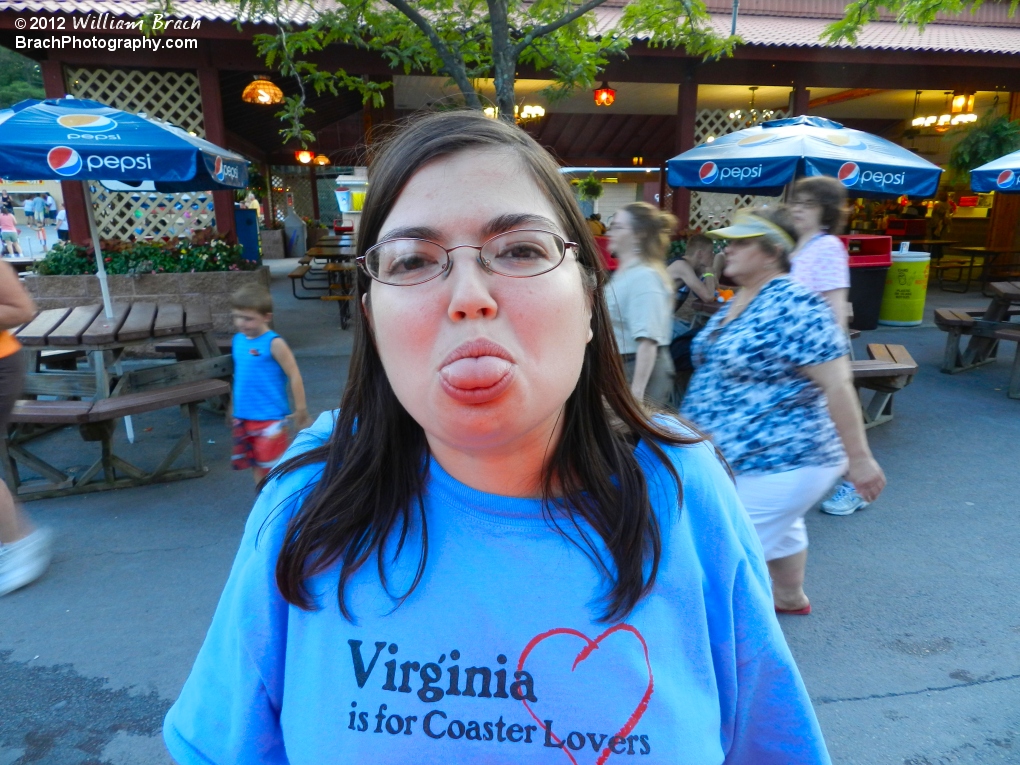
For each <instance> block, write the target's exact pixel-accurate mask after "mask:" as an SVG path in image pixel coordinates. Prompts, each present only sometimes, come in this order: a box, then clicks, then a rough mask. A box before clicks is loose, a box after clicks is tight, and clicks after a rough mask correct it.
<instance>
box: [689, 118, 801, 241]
mask: <svg viewBox="0 0 1020 765" xmlns="http://www.w3.org/2000/svg"><path fill="white" fill-rule="evenodd" d="M730 113H731V110H728V109H702V110H701V111H699V112H698V116H697V119H696V121H695V123H694V142H695V144H696V145H698V146H700V145H701V144H703V143H704V142H705V141H706V139H708V137H709V136H715V137H716V138H719V137H721V136H724V135H726V134H727V133H733V132H735V131H737V130H743V129H744V128H745V127H747V125H746V124H745V119H746V118H745V117H741V118H739V119H733V118H731V117H730ZM786 116H787V111H786V110H785V109H775V110H774V111H773V114H772V116H771V117H770V119H775V120H778V119H782V118H783V117H786ZM775 201H776V197H763V196H754V195H751V194H712V193H708V192H701V191H692V192H691V218H690V224H689V225H690V227H691V229H695V230H698V231H707V230H709V229H713V228H719V227H720V226H726V225H729V224H730V223H731V222H732V220H733V214H734V213H735V212H736V211H737V210H739V209H741V208H744V207H759V206H761V205H765V204H769V203H773V204H774V203H775Z"/></svg>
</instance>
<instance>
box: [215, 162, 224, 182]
mask: <svg viewBox="0 0 1020 765" xmlns="http://www.w3.org/2000/svg"><path fill="white" fill-rule="evenodd" d="M213 177H214V178H215V179H216V180H217V181H219V182H220V183H223V157H217V158H216V161H215V162H213Z"/></svg>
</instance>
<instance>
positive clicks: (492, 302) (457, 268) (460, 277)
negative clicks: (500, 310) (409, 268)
mask: <svg viewBox="0 0 1020 765" xmlns="http://www.w3.org/2000/svg"><path fill="white" fill-rule="evenodd" d="M493 278H497V279H498V278H500V277H498V276H495V277H494V276H493V274H491V273H490V272H488V271H486V270H485V269H484V268H483V267H482V265H481V263H480V262H479V260H478V250H468V249H465V250H461V251H460V252H459V253H458V254H457V256H454V254H453V253H450V271H449V273H448V274H447V276H446V279H445V281H446V283H447V286H448V288H449V290H450V304H449V307H448V309H447V313H448V314H449V316H450V318H451V319H452V320H454V321H460V320H462V319H492V318H494V317H495V316H496V311H497V305H496V299H495V298H494V297H493V296H492V291H491V289H490V287H491V280H492V279H493Z"/></svg>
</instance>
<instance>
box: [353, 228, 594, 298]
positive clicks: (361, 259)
mask: <svg viewBox="0 0 1020 765" xmlns="http://www.w3.org/2000/svg"><path fill="white" fill-rule="evenodd" d="M525 231H533V232H535V233H538V234H548V235H549V236H553V237H556V238H557V239H559V240H560V241H561V242H563V252H561V253H560V259H559V260H558V261H556V265H554V266H552V267H551V268H547V269H546V270H545V271H539V272H538V273H537V274H528V275H527V276H512V275H510V274H503V273H500V272H499V271H494V270H493V269H492V267H491V266H490V265H489V261H487V260H485V259H484V258H483V257H482V250H483V249H485V245H487V244H488V243H489V242H491V241H493V240H494V239H499V237H501V236H506V235H507V234H517V233H521V232H525ZM404 241H407V242H427V243H428V244H432V245H435V246H436V247H438V248H439V249H441V250H443V252H445V253H446V265H445V266H444V267H443V269H442V270H441V271H440V272H439V273H438V274H436V275H435V276H430V277H429V278H428V279H423V280H422V281H420V282H411V283H410V284H393V283H392V282H384V281H383V280H382V279H378V278H376V277H375V276H372V273H371V272H370V271H369V270H368V266H367V265H366V263H365V259H366V258H367V257H368V254H369V253H370V252H372V250H374V249H376V248H377V247H382V246H383V245H384V244H389V243H390V242H404ZM578 246H579V245H578V243H577V242H569V241H567V240H566V239H564V238H563V237H562V236H560V235H559V234H557V233H555V232H554V231H546V230H545V229H541V228H515V229H511V230H509V231H501V232H500V233H498V234H493V235H492V236H490V237H489V238H488V239H486V240H485V241H484V242H482V243H481V244H478V245H475V244H455V245H454V246H453V247H443V245H441V244H439V242H433V241H432V240H431V239H422V238H421V237H417V236H397V237H394V238H392V239H384V240H383V241H381V242H376V243H375V244H373V245H372V246H371V247H369V248H368V249H367V250H365V254H364V255H358V256H357V257H356V258H355V259H354V260H355V262H356V263H357V264H358V266H359V267H360V268H361V270H362V271H363V272H364V273H365V275H366V276H367V277H368V278H369V279H371V280H372V281H375V282H379V283H380V284H386V285H389V286H390V287H416V286H418V285H419V284H426V283H427V282H430V281H432V280H433V279H438V278H439V277H440V276H442V275H443V274H447V273H449V272H450V269H451V267H452V266H453V258H452V257H451V256H450V254H451V253H452V252H453V251H454V250H462V249H464V248H467V249H469V250H478V256H477V257H476V258H475V260H477V261H478V264H479V265H480V266H481V267H482V268H483V269H484V270H485V271H486V272H487V273H490V274H496V275H497V276H505V277H506V278H508V279H531V278H532V277H535V276H542V274H547V273H549V272H550V271H555V270H556V269H557V268H559V267H560V265H561V264H562V263H563V261H564V260H566V257H567V250H573V249H574V248H576V247H578Z"/></svg>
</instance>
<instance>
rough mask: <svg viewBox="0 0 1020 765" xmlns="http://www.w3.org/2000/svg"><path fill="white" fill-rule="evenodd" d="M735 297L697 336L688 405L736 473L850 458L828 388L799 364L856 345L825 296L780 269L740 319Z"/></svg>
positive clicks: (808, 363)
mask: <svg viewBox="0 0 1020 765" xmlns="http://www.w3.org/2000/svg"><path fill="white" fill-rule="evenodd" d="M729 308H730V306H729V304H727V305H725V306H723V308H722V309H721V310H720V311H719V312H718V313H717V314H716V315H715V316H713V317H712V318H711V319H710V320H709V322H708V323H707V324H706V325H705V328H704V329H702V330H701V332H699V333H698V335H697V337H696V338H695V339H694V342H693V343H692V344H691V355H692V359H693V361H694V366H695V370H696V371H695V373H694V376H693V377H692V378H691V383H690V386H689V387H688V389H687V394H686V396H684V403H683V407H682V414H683V415H684V417H686V418H687V419H689V420H690V421H691V422H693V423H695V424H696V425H697V426H698V427H699V428H701V429H702V430H704V431H705V432H706V433H708V434H709V435H710V436H711V437H712V440H713V441H714V442H715V444H716V445H717V446H718V447H719V450H720V451H721V452H722V453H723V456H724V457H726V459H727V460H728V461H729V463H730V466H731V467H732V468H733V472H734V473H779V472H784V471H787V470H793V469H795V468H799V467H806V466H809V465H814V466H829V465H839V464H841V463H842V462H843V460H844V459H846V453H845V452H844V451H843V444H842V443H841V442H840V439H839V435H838V434H837V432H836V426H835V425H834V424H833V422H832V419H831V418H830V417H829V411H828V405H827V402H826V398H825V394H824V393H823V392H822V389H821V388H819V387H818V386H817V385H816V384H815V383H814V382H813V381H812V380H811V379H810V378H808V377H807V376H806V375H805V374H804V373H803V372H801V371H799V370H800V367H807V366H812V365H814V364H821V363H823V362H826V361H832V360H834V359H838V358H839V357H840V356H845V355H846V354H847V353H849V351H850V346H849V343H848V341H847V339H846V335H845V334H844V332H843V330H842V329H840V327H839V325H838V324H837V323H836V319H835V317H834V316H833V315H832V311H831V310H830V309H829V306H828V304H827V303H826V302H825V300H824V299H822V298H821V297H819V296H817V295H816V294H815V293H813V292H811V291H810V290H809V289H807V288H806V287H804V286H802V285H800V284H798V283H797V282H795V281H793V280H792V279H790V278H789V277H781V278H778V279H773V280H772V281H770V282H769V283H767V284H766V285H765V286H764V287H762V289H761V292H759V293H758V295H756V296H755V298H754V300H752V301H751V303H750V304H749V305H748V306H747V307H746V308H745V309H744V312H743V313H742V314H740V316H738V317H737V318H736V319H734V320H733V321H732V322H730V323H729V324H727V325H726V326H723V324H722V321H723V319H724V318H725V317H726V314H727V313H728V312H729Z"/></svg>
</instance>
